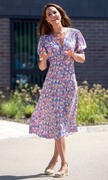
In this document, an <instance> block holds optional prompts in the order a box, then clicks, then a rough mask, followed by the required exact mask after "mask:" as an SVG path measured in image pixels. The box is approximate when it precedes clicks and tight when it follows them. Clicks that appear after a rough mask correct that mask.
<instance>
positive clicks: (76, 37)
mask: <svg viewBox="0 0 108 180" xmlns="http://www.w3.org/2000/svg"><path fill="white" fill-rule="evenodd" d="M85 48H86V42H85V39H84V37H83V35H82V33H81V32H80V31H79V30H78V29H74V28H67V31H66V35H65V37H64V41H63V44H62V45H61V44H60V42H59V41H58V40H57V39H56V38H55V36H54V34H50V35H41V36H40V39H39V43H38V47H37V52H38V55H39V54H40V53H41V52H42V50H43V49H45V51H46V52H49V51H50V52H51V55H50V57H49V58H48V61H49V63H50V66H49V69H48V72H47V75H46V78H45V81H44V83H43V87H42V90H41V93H40V97H39V100H38V103H37V105H36V107H35V109H34V112H33V114H32V116H31V118H30V123H29V133H35V134H36V135H38V136H39V137H44V138H47V139H50V138H53V139H55V140H59V139H60V138H61V137H62V136H68V135H69V134H71V133H73V132H77V131H78V127H77V124H76V115H77V104H78V92H77V81H76V76H75V68H74V59H73V58H72V57H69V56H67V55H66V54H65V53H64V51H67V50H72V51H74V52H76V53H83V52H84V49H85Z"/></svg>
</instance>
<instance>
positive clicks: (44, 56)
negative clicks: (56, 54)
mask: <svg viewBox="0 0 108 180" xmlns="http://www.w3.org/2000/svg"><path fill="white" fill-rule="evenodd" d="M50 55H51V52H48V53H46V51H45V49H43V51H42V52H41V53H40V56H39V58H40V61H39V64H38V65H39V69H40V70H41V71H44V70H45V69H46V68H47V59H48V58H49V56H50Z"/></svg>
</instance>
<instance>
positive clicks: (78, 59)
mask: <svg viewBox="0 0 108 180" xmlns="http://www.w3.org/2000/svg"><path fill="white" fill-rule="evenodd" d="M64 53H65V54H66V55H68V56H71V57H73V59H74V60H75V61H76V62H79V63H84V61H85V54H84V53H80V54H79V53H75V52H73V51H71V50H69V51H64Z"/></svg>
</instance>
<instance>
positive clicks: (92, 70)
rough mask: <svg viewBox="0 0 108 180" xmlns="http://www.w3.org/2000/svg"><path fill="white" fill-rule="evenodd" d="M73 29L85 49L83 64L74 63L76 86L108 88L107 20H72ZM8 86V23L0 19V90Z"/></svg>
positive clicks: (6, 20) (7, 20)
mask: <svg viewBox="0 0 108 180" xmlns="http://www.w3.org/2000/svg"><path fill="white" fill-rule="evenodd" d="M73 27H74V28H77V29H79V30H80V31H81V32H82V34H83V35H84V37H85V40H86V43H87V49H86V51H85V54H86V61H85V63H84V64H80V63H75V69H76V76H77V81H78V84H80V83H81V82H83V81H85V80H87V81H88V83H89V84H90V85H92V84H94V83H96V84H97V83H99V84H102V85H103V87H105V88H108V20H90V19H89V20H76V19H74V20H73ZM9 86H10V21H9V19H5V18H1V19H0V90H1V89H2V90H6V88H7V87H9Z"/></svg>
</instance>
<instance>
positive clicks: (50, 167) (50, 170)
mask: <svg viewBox="0 0 108 180" xmlns="http://www.w3.org/2000/svg"><path fill="white" fill-rule="evenodd" d="M57 162H58V161H56V162H55V163H52V161H51V162H50V163H49V165H48V166H47V168H46V169H45V172H44V174H45V175H49V176H53V175H54V170H53V169H54V167H55V165H56V163H57Z"/></svg>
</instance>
